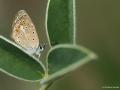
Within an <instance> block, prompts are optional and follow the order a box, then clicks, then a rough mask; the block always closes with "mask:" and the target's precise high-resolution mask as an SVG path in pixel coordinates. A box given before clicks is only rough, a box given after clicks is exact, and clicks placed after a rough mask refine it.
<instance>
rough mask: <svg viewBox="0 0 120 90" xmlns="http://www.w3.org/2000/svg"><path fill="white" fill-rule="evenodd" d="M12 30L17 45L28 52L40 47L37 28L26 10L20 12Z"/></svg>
mask: <svg viewBox="0 0 120 90" xmlns="http://www.w3.org/2000/svg"><path fill="white" fill-rule="evenodd" d="M12 29H13V31H12V38H13V39H14V40H15V42H16V43H17V44H19V45H21V46H22V47H23V48H25V49H27V50H29V49H34V50H35V49H37V48H38V47H39V38H38V35H37V32H36V29H35V26H34V24H33V22H32V20H31V18H30V17H29V15H28V14H27V12H26V11H25V10H20V11H18V13H17V14H16V17H15V20H14V22H13V25H12ZM33 53H34V51H33Z"/></svg>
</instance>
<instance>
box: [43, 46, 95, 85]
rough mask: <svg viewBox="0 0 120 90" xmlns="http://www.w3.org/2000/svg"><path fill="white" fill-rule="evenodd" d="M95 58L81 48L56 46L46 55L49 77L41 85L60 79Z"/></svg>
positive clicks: (91, 53) (92, 54)
mask: <svg viewBox="0 0 120 90" xmlns="http://www.w3.org/2000/svg"><path fill="white" fill-rule="evenodd" d="M95 58H96V55H95V54H94V53H93V52H91V51H89V50H87V49H86V48H84V47H82V46H76V45H68V44H65V45H56V46H55V47H53V48H52V49H51V50H50V51H49V55H48V74H49V77H48V78H47V79H46V80H44V81H42V82H41V83H45V82H48V81H51V80H53V79H56V78H58V77H61V76H62V75H64V74H66V73H68V72H70V71H73V70H75V69H76V68H78V67H79V66H81V65H84V64H86V63H87V62H89V61H90V60H92V59H95Z"/></svg>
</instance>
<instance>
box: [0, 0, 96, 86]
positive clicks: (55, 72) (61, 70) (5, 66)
mask: <svg viewBox="0 0 120 90" xmlns="http://www.w3.org/2000/svg"><path fill="white" fill-rule="evenodd" d="M73 5H74V0H51V1H49V2H48V8H47V13H46V14H47V15H46V27H47V34H48V37H47V38H48V41H49V42H50V43H51V44H52V47H51V48H50V50H48V55H47V58H46V59H47V60H46V64H47V67H45V65H44V64H42V62H41V61H39V60H38V58H35V57H34V56H30V55H29V54H28V53H27V52H26V51H25V50H23V49H22V48H21V47H20V46H18V45H16V44H15V43H14V42H12V41H10V40H8V39H6V38H5V37H3V36H0V68H1V69H0V70H1V71H3V72H5V73H7V74H8V75H11V76H13V77H16V78H18V79H22V80H28V81H38V80H39V81H40V82H41V84H44V83H47V82H50V81H53V80H54V79H57V78H58V77H61V76H62V75H64V74H66V73H68V72H70V71H73V70H75V69H77V68H78V67H79V66H81V65H84V64H85V63H87V62H88V61H90V60H92V59H94V58H96V56H95V54H94V53H93V52H91V51H89V50H87V49H86V48H84V47H82V46H77V45H75V44H73V42H75V41H74V40H75V39H74V38H75V36H74V35H75V28H74V27H75V22H74V21H75V20H74V19H75V18H74V17H75V16H74V15H75V14H74V10H75V9H74V8H73V7H74V6H73ZM53 43H57V45H56V46H54V45H53Z"/></svg>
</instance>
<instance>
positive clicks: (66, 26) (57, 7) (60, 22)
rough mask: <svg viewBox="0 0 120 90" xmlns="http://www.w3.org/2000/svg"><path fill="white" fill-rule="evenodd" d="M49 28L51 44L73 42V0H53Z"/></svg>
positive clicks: (48, 18)
mask: <svg viewBox="0 0 120 90" xmlns="http://www.w3.org/2000/svg"><path fill="white" fill-rule="evenodd" d="M48 5H49V7H48V17H47V28H48V33H49V36H50V41H51V44H53V45H54V44H63V43H73V39H74V38H73V37H74V34H73V32H74V17H73V0H51V1H50V3H49V4H48Z"/></svg>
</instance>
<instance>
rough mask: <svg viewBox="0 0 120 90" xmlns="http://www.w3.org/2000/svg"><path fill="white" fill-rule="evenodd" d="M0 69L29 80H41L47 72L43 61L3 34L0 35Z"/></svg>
mask: <svg viewBox="0 0 120 90" xmlns="http://www.w3.org/2000/svg"><path fill="white" fill-rule="evenodd" d="M0 70H1V71H3V72H5V73H7V74H8V75H11V76H13V77H16V78H19V79H22V80H28V81H37V80H40V79H42V78H43V77H44V73H45V72H44V67H43V65H42V63H41V62H38V61H37V59H36V58H34V57H31V56H29V55H28V54H26V52H25V51H23V50H22V48H21V47H19V46H18V45H16V44H14V43H13V42H12V41H10V40H8V39H6V38H4V37H3V36H0Z"/></svg>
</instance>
